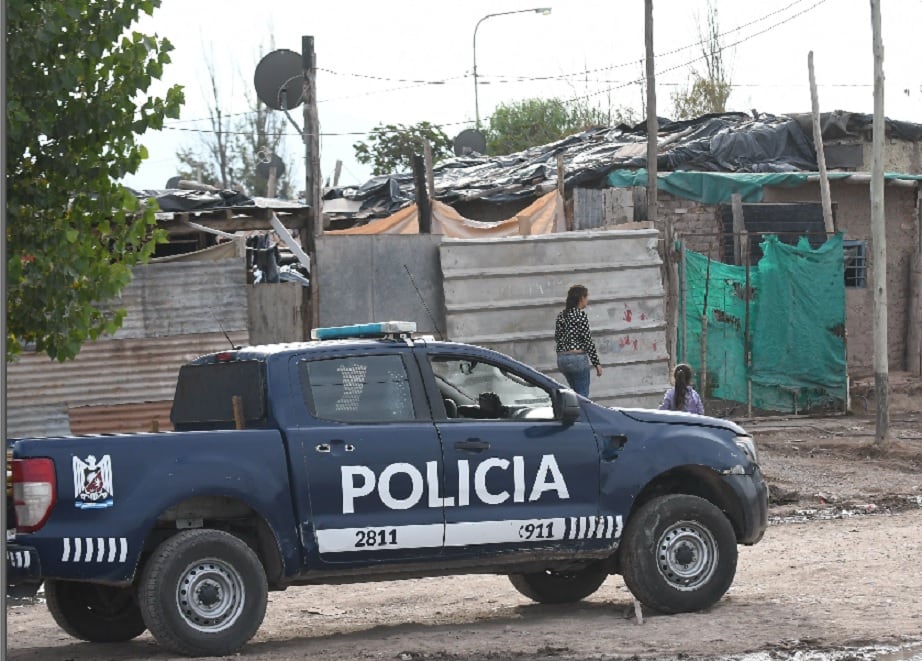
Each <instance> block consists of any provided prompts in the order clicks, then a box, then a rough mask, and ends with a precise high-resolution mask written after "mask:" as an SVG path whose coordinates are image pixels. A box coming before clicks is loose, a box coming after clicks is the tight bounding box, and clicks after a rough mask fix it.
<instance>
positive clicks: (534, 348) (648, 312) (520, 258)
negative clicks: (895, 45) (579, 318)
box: [440, 229, 669, 406]
mask: <svg viewBox="0 0 922 661" xmlns="http://www.w3.org/2000/svg"><path fill="white" fill-rule="evenodd" d="M658 240H659V235H658V233H657V231H656V230H654V229H637V230H610V231H581V232H567V233H564V234H554V235H549V236H535V237H521V238H505V239H484V240H481V239H475V240H464V241H457V240H445V241H443V242H442V244H441V246H440V257H441V260H440V261H441V268H442V274H443V278H444V288H445V309H446V313H447V314H446V324H447V332H448V337H449V338H450V339H452V340H455V341H459V342H470V343H472V344H479V345H482V346H487V347H490V348H493V349H497V350H499V351H502V352H503V353H506V354H509V355H511V356H513V357H514V358H517V359H518V360H521V361H522V362H524V363H526V364H529V365H532V366H533V367H535V368H537V369H538V370H540V371H542V372H545V373H547V374H549V375H551V376H552V377H554V378H555V379H557V380H559V381H561V382H562V383H565V380H564V378H563V376H562V375H561V374H560V372H559V371H558V370H557V360H556V359H557V354H556V351H555V346H554V324H555V319H556V316H557V313H558V312H560V310H562V309H563V306H564V300H565V298H566V294H567V289H568V288H569V287H570V286H571V285H574V284H582V285H585V286H586V287H588V289H589V307H588V308H587V309H586V313H587V314H588V316H589V323H590V326H591V328H592V335H593V340H594V342H595V345H596V348H597V350H598V353H599V358H600V360H601V361H602V365H603V368H604V371H603V375H602V377H601V378H597V377H596V376H595V373H594V372H593V374H592V382H591V383H592V385H591V388H590V395H591V397H592V399H593V400H595V401H597V402H599V403H602V404H605V405H620V406H655V405H657V404H658V403H659V402H660V401H661V400H662V396H663V392H665V390H666V388H668V386H669V356H668V354H667V349H666V323H665V315H664V305H663V283H662V276H661V271H660V268H661V260H660V257H659V253H658V251H657V242H658Z"/></svg>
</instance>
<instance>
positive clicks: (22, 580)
mask: <svg viewBox="0 0 922 661" xmlns="http://www.w3.org/2000/svg"><path fill="white" fill-rule="evenodd" d="M41 575H42V566H41V561H40V560H39V558H38V551H36V550H35V549H34V548H32V547H31V546H23V545H21V544H9V543H8V544H7V545H6V594H7V596H9V597H31V596H32V595H34V594H35V592H36V591H37V590H38V588H39V586H40V585H41V584H42V579H41Z"/></svg>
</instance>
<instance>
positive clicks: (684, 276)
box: [679, 241, 688, 363]
mask: <svg viewBox="0 0 922 661" xmlns="http://www.w3.org/2000/svg"><path fill="white" fill-rule="evenodd" d="M679 269H680V271H679V280H680V281H681V291H682V305H681V309H680V311H679V314H680V315H681V317H680V321H679V323H680V324H681V327H682V362H683V363H687V362H688V270H687V268H686V266H685V242H684V241H683V242H682V243H681V244H680V245H679Z"/></svg>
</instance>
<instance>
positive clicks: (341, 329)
mask: <svg viewBox="0 0 922 661" xmlns="http://www.w3.org/2000/svg"><path fill="white" fill-rule="evenodd" d="M415 332H416V322H415V321H378V322H375V323H371V324H352V325H351V326H328V327H327V328H315V329H313V330H312V331H311V339H312V340H343V339H346V338H351V337H387V336H388V335H407V334H409V333H415Z"/></svg>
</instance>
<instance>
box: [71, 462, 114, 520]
mask: <svg viewBox="0 0 922 661" xmlns="http://www.w3.org/2000/svg"><path fill="white" fill-rule="evenodd" d="M113 496H114V494H113V491H112V458H111V457H110V456H109V455H105V456H104V457H103V458H102V459H100V460H99V461H96V457H95V456H94V455H92V454H91V455H89V456H87V458H86V459H81V458H80V457H74V507H76V508H78V509H82V510H86V509H102V508H105V507H112V505H114V504H115V501H114V499H113Z"/></svg>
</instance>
